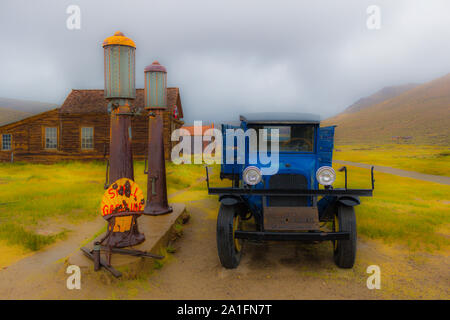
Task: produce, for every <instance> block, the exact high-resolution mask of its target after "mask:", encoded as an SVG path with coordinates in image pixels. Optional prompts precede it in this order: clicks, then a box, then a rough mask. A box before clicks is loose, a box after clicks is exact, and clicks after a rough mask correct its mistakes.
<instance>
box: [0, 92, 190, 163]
mask: <svg viewBox="0 0 450 320" xmlns="http://www.w3.org/2000/svg"><path fill="white" fill-rule="evenodd" d="M107 104H108V103H107V101H106V100H105V98H104V91H103V90H72V91H71V92H70V94H69V95H68V96H67V98H66V100H65V101H64V103H63V105H62V106H61V108H57V109H53V110H50V111H47V112H43V113H40V114H37V115H34V116H32V117H29V118H26V119H23V120H20V121H17V122H13V123H9V124H6V125H3V126H1V127H0V138H1V139H0V161H28V162H44V163H51V162H55V161H60V160H84V159H104V158H106V157H108V154H109V135H110V131H109V114H108V110H107ZM167 106H168V107H167V111H166V112H165V113H164V146H165V154H166V159H169V157H170V151H171V149H172V147H173V145H174V144H175V143H176V142H171V141H170V136H171V133H172V131H173V130H175V129H177V128H180V127H181V126H182V125H183V121H181V120H180V119H182V118H183V109H182V105H181V98H180V92H179V89H178V88H167ZM134 107H135V108H136V110H137V111H138V112H140V115H137V116H133V118H132V130H131V133H132V148H133V155H134V158H135V159H144V158H145V157H147V148H148V117H147V115H146V114H147V112H146V111H145V110H144V89H137V90H136V99H135V101H134Z"/></svg>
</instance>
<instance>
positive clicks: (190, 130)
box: [180, 123, 214, 136]
mask: <svg viewBox="0 0 450 320" xmlns="http://www.w3.org/2000/svg"><path fill="white" fill-rule="evenodd" d="M180 129H186V130H187V131H189V134H190V135H191V136H193V135H194V126H182V127H181V128H180ZM208 129H214V123H212V124H211V125H209V126H202V135H203V134H204V133H205V131H206V130H208ZM181 135H183V134H182V133H181Z"/></svg>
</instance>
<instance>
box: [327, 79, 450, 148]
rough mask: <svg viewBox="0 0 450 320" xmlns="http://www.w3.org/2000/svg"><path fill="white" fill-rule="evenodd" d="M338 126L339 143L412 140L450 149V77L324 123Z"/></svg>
mask: <svg viewBox="0 0 450 320" xmlns="http://www.w3.org/2000/svg"><path fill="white" fill-rule="evenodd" d="M323 125H324V126H325V125H337V126H338V127H337V128H336V143H337V144H354V143H371V144H374V143H376V144H382V143H389V142H392V137H397V136H400V137H411V142H412V143H414V144H437V145H447V146H448V145H450V74H447V75H446V76H444V77H441V78H438V79H436V80H433V81H430V82H428V83H425V84H422V85H418V86H416V87H414V88H412V89H410V90H408V91H405V92H403V93H401V94H400V95H397V96H395V97H393V98H390V99H387V100H384V101H381V102H379V103H376V104H374V105H371V106H366V107H364V108H362V109H360V110H358V111H354V112H343V113H341V114H339V115H337V116H335V117H332V118H330V119H327V120H325V121H323Z"/></svg>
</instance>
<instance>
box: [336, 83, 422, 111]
mask: <svg viewBox="0 0 450 320" xmlns="http://www.w3.org/2000/svg"><path fill="white" fill-rule="evenodd" d="M417 86H418V84H415V83H409V84H405V85H401V86H391V87H384V88H383V89H381V90H380V91H377V92H375V93H374V94H372V95H370V96H368V97H364V98H361V99H359V100H358V101H356V102H355V103H354V104H352V105H351V106H350V107H348V108H347V109H345V110H344V112H346V113H351V112H357V111H359V110H362V109H364V108H366V107H370V106H373V105H374V104H378V103H380V102H383V101H385V100H388V99H392V98H394V97H396V96H398V95H400V94H402V93H403V92H406V91H408V90H411V89H412V88H414V87H417Z"/></svg>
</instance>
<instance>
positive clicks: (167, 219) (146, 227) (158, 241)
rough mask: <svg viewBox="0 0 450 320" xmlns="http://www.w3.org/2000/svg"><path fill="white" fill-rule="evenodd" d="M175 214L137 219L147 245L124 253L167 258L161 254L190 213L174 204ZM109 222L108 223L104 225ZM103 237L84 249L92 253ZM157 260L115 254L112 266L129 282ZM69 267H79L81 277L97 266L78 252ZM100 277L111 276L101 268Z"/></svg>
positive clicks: (138, 246) (69, 258)
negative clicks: (140, 251)
mask: <svg viewBox="0 0 450 320" xmlns="http://www.w3.org/2000/svg"><path fill="white" fill-rule="evenodd" d="M170 205H171V206H172V208H173V212H171V213H169V214H166V215H161V216H146V215H142V216H140V217H139V218H138V220H137V221H138V226H139V231H140V232H141V233H144V235H145V241H144V242H143V243H141V244H139V245H137V246H133V247H127V248H124V249H128V248H129V249H135V250H142V251H147V252H150V253H154V254H161V253H162V255H164V252H165V251H163V252H161V251H162V249H164V248H166V247H167V244H168V243H169V241H170V240H171V239H173V238H175V237H176V235H177V232H176V230H175V228H174V226H175V224H177V223H180V224H182V223H183V222H185V221H187V219H188V217H189V216H188V213H187V212H186V206H185V205H184V203H171V204H170ZM106 224H107V222H106V221H105V225H106ZM103 236H104V234H101V235H99V236H98V237H97V238H95V239H94V240H92V241H91V242H90V243H88V244H86V245H84V247H86V248H88V249H92V248H93V246H94V242H95V241H98V240H100V239H101V238H102V237H103ZM102 257H103V258H105V255H104V254H103V253H102ZM154 261H155V259H153V258H144V257H134V256H128V255H121V254H117V253H113V254H112V257H111V265H112V266H113V267H114V268H115V269H117V270H119V271H120V272H122V277H124V278H130V277H134V276H136V275H137V273H139V272H140V271H144V270H149V268H151V267H152V265H153V264H154ZM67 263H68V264H69V265H77V266H79V267H80V269H81V271H82V273H90V271H92V272H94V263H93V261H92V260H90V259H89V258H87V257H86V256H85V255H84V254H83V252H81V250H77V251H76V252H74V253H73V254H72V255H70V256H69V257H68V259H67ZM99 272H100V273H108V274H109V272H108V271H107V270H105V269H104V268H102V270H100V271H99Z"/></svg>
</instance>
